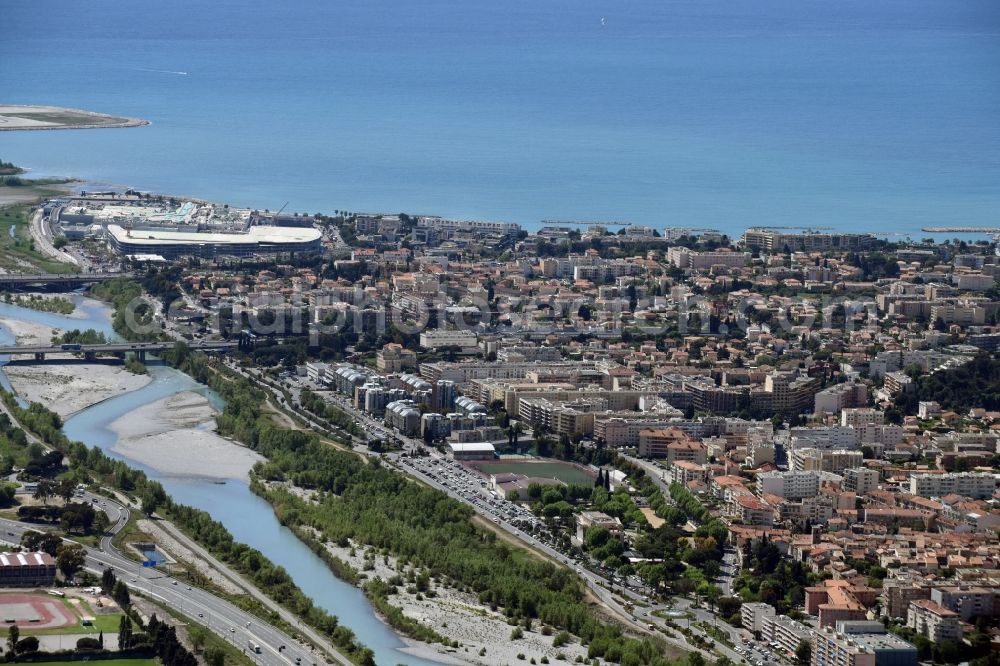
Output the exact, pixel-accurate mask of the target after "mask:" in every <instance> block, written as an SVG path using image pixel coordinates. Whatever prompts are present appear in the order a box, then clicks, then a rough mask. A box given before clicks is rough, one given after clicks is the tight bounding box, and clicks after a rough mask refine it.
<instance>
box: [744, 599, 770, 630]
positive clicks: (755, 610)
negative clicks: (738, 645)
mask: <svg viewBox="0 0 1000 666" xmlns="http://www.w3.org/2000/svg"><path fill="white" fill-rule="evenodd" d="M775 615H777V611H775V610H774V606H772V605H771V604H765V603H761V602H759V601H752V602H749V603H745V604H743V605H742V606H740V622H741V623H742V624H743V628H744V629H747V630H749V631H764V618H766V617H768V618H771V619H774V617H775Z"/></svg>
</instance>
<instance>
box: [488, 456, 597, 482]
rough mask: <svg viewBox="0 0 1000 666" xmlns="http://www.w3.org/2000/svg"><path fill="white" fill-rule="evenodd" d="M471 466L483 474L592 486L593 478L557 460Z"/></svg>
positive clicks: (573, 466)
mask: <svg viewBox="0 0 1000 666" xmlns="http://www.w3.org/2000/svg"><path fill="white" fill-rule="evenodd" d="M472 466H473V467H474V468H475V469H477V470H479V471H480V472H482V473H483V474H486V475H489V474H524V475H525V476H535V477H540V478H543V479H559V480H560V481H562V482H563V483H565V484H569V485H573V484H577V485H581V484H592V483H593V482H594V477H593V476H592V475H591V474H589V473H588V472H586V471H584V470H583V469H581V468H580V467H577V466H576V465H570V464H569V463H564V462H559V461H558V460H545V461H534V460H502V461H499V462H476V463H472Z"/></svg>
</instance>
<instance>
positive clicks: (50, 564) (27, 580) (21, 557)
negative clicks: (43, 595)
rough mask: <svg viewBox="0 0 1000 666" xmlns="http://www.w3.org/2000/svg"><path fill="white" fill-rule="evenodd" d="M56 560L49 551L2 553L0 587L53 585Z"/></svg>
mask: <svg viewBox="0 0 1000 666" xmlns="http://www.w3.org/2000/svg"><path fill="white" fill-rule="evenodd" d="M55 579H56V561H55V560H54V559H53V558H52V556H51V555H49V554H48V553H0V587H31V586H35V585H52V583H53V582H54V581H55Z"/></svg>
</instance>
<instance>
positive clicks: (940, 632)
mask: <svg viewBox="0 0 1000 666" xmlns="http://www.w3.org/2000/svg"><path fill="white" fill-rule="evenodd" d="M906 626H907V627H909V628H911V629H913V630H914V631H916V632H917V633H918V634H923V635H924V636H926V637H927V638H929V639H931V641H932V642H934V643H940V642H942V641H957V640H961V639H962V623H961V622H960V621H959V619H958V614H957V613H955V612H954V611H950V610H948V609H947V608H944V607H943V606H941V605H939V604H936V603H934V602H933V601H931V600H930V599H917V600H916V601H911V602H910V607H909V608H908V609H907V613H906Z"/></svg>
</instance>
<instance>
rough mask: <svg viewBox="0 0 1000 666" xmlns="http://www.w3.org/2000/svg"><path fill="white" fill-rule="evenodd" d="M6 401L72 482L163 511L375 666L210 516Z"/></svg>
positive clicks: (35, 409)
mask: <svg viewBox="0 0 1000 666" xmlns="http://www.w3.org/2000/svg"><path fill="white" fill-rule="evenodd" d="M184 362H185V363H191V364H192V367H195V368H197V367H201V366H200V365H199V364H201V363H203V362H204V356H203V355H199V354H192V355H190V356H186V357H185V360H184ZM2 398H3V400H4V403H5V404H6V405H7V408H8V409H10V410H11V413H12V414H14V417H15V418H16V419H17V420H18V421H19V422H21V423H23V424H24V425H25V427H27V428H28V429H29V430H32V431H34V432H36V434H38V435H39V436H40V437H41V438H42V440H43V441H45V442H46V443H47V444H49V445H50V446H52V447H54V448H55V449H56V450H57V451H60V452H62V453H64V454H65V455H66V456H67V457H68V458H69V460H70V467H71V470H70V472H69V474H70V477H69V478H73V479H75V480H77V481H82V482H92V481H95V480H96V481H99V482H101V483H103V484H106V485H110V486H114V487H116V488H118V489H120V490H123V491H126V492H129V493H132V494H134V495H136V496H138V497H139V498H140V499H141V501H142V507H143V511H144V512H145V513H147V514H151V513H153V512H154V511H157V510H159V509H162V510H163V511H164V512H165V513H167V514H168V515H169V516H170V518H171V519H172V520H173V521H174V522H175V523H176V524H177V525H178V526H179V527H181V528H182V529H184V530H185V531H186V532H188V533H189V534H191V535H192V536H193V537H194V538H195V539H196V540H197V541H199V542H200V543H202V544H203V545H205V546H206V547H207V548H208V549H209V550H211V551H212V553H213V554H214V555H215V556H217V557H219V558H220V559H222V560H223V561H225V562H226V563H227V564H230V565H231V566H233V568H235V569H237V570H238V571H240V573H242V574H244V575H246V576H248V577H249V578H250V579H252V580H253V581H254V582H255V583H256V584H257V585H258V586H259V587H260V588H261V589H263V590H265V591H266V592H267V593H268V594H269V595H270V596H271V597H272V598H273V599H275V600H277V601H278V602H279V603H281V604H282V605H284V606H286V607H287V608H288V609H289V610H291V611H293V612H294V613H296V614H298V615H299V616H300V617H302V618H304V619H305V620H306V621H307V622H309V623H310V624H311V625H313V626H314V627H316V628H317V629H319V630H320V631H322V632H324V633H325V634H327V635H328V636H329V637H330V639H331V641H332V642H334V643H335V644H336V645H337V646H338V647H339V648H341V649H342V650H343V651H344V652H345V654H347V655H349V656H351V657H352V658H353V659H354V660H355V661H357V662H358V663H362V664H364V663H374V662H373V661H372V659H373V656H372V653H371V651H370V650H369V649H368V648H365V647H364V646H363V645H361V644H360V643H358V642H357V641H356V640H355V637H354V634H353V632H352V631H351V630H350V629H348V628H347V627H344V626H340V624H339V622H338V620H337V618H336V617H333V616H332V615H330V614H328V613H326V611H324V610H323V609H321V608H319V607H318V606H315V605H314V604H313V603H312V600H310V599H309V597H307V596H306V595H305V594H304V593H303V592H302V590H301V589H299V587H298V586H297V585H296V584H295V583H294V581H292V579H291V577H290V576H289V575H288V572H287V571H285V570H284V569H283V568H282V567H279V566H276V565H275V564H274V563H272V562H271V561H270V560H268V559H267V558H266V557H264V556H263V555H262V554H261V553H260V552H258V551H256V550H254V549H252V548H250V547H249V546H246V545H245V544H241V543H238V542H236V541H235V540H234V539H233V536H232V535H231V534H230V533H229V531H228V530H226V528H225V526H224V525H222V524H221V523H219V522H217V521H215V520H213V519H212V518H211V516H209V514H208V513H206V512H204V511H200V510H198V509H193V508H191V507H188V506H184V505H181V504H177V503H175V502H174V501H173V500H172V499H171V498H170V497H169V496H168V495H167V493H166V491H165V490H164V489H163V486H162V485H160V483H159V482H157V481H152V480H150V479H149V478H147V477H146V475H145V474H144V473H143V472H140V471H137V470H134V469H132V468H130V467H129V466H128V465H127V464H126V463H124V462H122V461H120V460H114V459H112V458H109V457H108V456H106V455H105V454H104V452H103V451H101V450H100V449H98V448H96V447H94V448H90V447H87V446H86V445H85V444H83V443H81V442H73V441H70V440H69V439H68V438H67V437H66V436H65V435H64V434H63V433H62V431H61V430H59V429H57V428H54V427H52V426H53V424H55V423H58V422H59V418H58V416H56V415H55V414H53V413H52V412H49V410H47V409H45V408H44V407H42V406H41V405H38V404H36V403H32V405H31V406H30V407H29V408H28V409H24V408H22V407H20V406H19V405H18V404H17V402H16V400H14V397H13V394H11V393H8V392H3V394H2ZM60 425H61V424H60ZM126 592H127V590H126Z"/></svg>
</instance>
